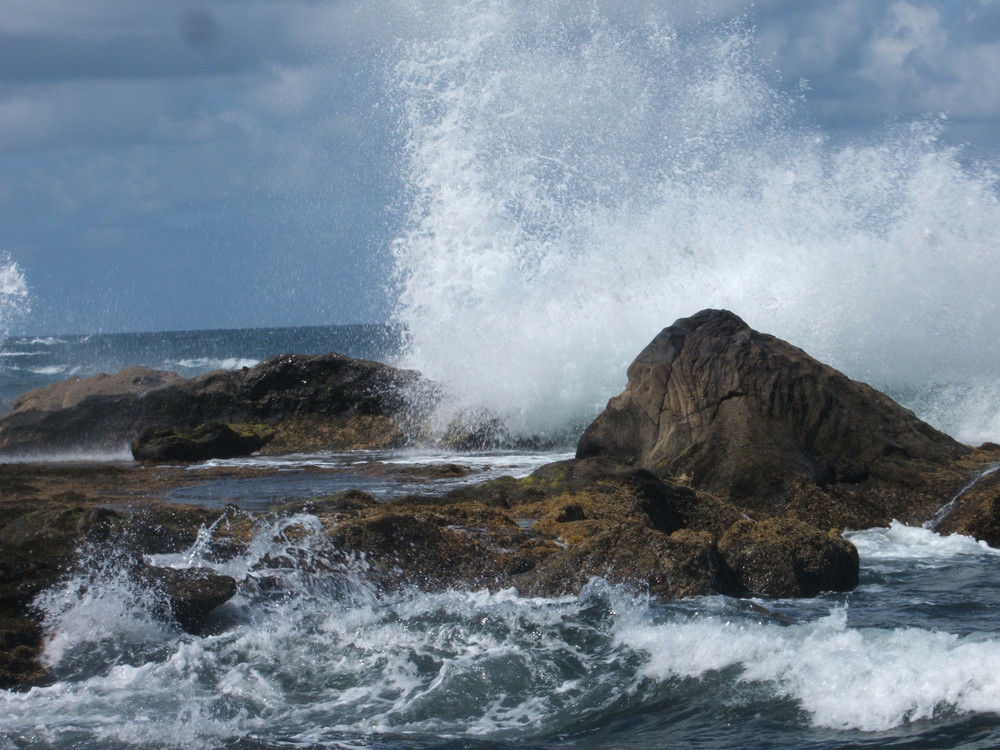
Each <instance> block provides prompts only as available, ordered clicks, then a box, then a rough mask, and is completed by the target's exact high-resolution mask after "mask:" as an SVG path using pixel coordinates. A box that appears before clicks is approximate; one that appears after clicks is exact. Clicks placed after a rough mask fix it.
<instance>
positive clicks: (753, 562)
mask: <svg viewBox="0 0 1000 750" xmlns="http://www.w3.org/2000/svg"><path fill="white" fill-rule="evenodd" d="M719 555H720V557H721V558H722V560H723V562H724V563H725V565H726V567H727V568H728V569H729V571H731V572H732V579H733V580H734V581H735V582H736V584H737V585H738V586H739V588H741V589H743V590H744V591H746V592H749V593H752V594H760V595H764V596H776V597H798V596H816V595H817V594H819V593H821V592H823V591H850V590H851V589H853V588H854V587H855V586H857V585H858V574H859V562H858V551H857V549H856V548H855V547H854V545H853V544H851V543H850V542H849V541H847V540H846V539H844V538H843V537H841V536H840V534H839V533H838V532H836V531H830V532H828V533H825V534H824V533H823V532H821V531H819V530H818V529H816V528H815V527H813V526H810V525H808V524H804V523H800V522H798V521H792V520H789V519H782V518H768V519H765V520H763V521H749V520H743V521H737V522H736V523H735V524H733V526H732V527H731V528H730V529H729V530H728V531H727V532H726V533H725V534H724V535H723V536H722V539H720V540H719Z"/></svg>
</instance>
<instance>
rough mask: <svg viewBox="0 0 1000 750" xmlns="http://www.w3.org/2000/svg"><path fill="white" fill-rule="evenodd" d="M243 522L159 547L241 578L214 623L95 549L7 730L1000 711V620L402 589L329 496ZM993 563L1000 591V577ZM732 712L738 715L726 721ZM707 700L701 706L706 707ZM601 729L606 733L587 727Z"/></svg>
mask: <svg viewBox="0 0 1000 750" xmlns="http://www.w3.org/2000/svg"><path fill="white" fill-rule="evenodd" d="M222 526H224V523H222V522H220V523H218V524H215V525H213V526H212V527H206V528H205V529H204V533H203V534H200V535H199V538H198V539H197V541H195V542H194V544H193V545H192V546H191V548H190V549H188V550H186V551H185V552H183V553H180V554H176V555H161V556H157V557H156V558H154V561H155V562H156V563H157V564H160V565H174V566H177V567H212V568H214V569H215V570H217V571H218V572H223V573H228V574H230V575H233V576H235V577H236V578H237V579H238V580H239V581H240V592H239V593H238V594H237V596H236V597H235V598H234V599H233V600H231V601H230V602H229V603H227V604H226V605H224V607H223V608H222V610H223V611H222V612H221V613H217V614H216V616H215V618H214V622H213V624H212V625H211V627H210V632H209V633H207V634H205V635H203V636H191V635H188V634H185V633H183V632H181V631H180V630H179V629H178V628H177V627H175V626H173V625H171V624H170V623H169V622H168V621H164V620H161V619H159V618H158V616H157V614H156V613H157V612H160V613H162V612H163V611H164V608H163V607H162V606H161V604H162V602H158V601H157V598H156V595H155V593H153V592H151V591H148V590H145V589H143V588H142V587H141V586H137V585H136V583H135V582H134V581H133V580H131V579H130V577H129V576H128V575H127V573H126V568H125V567H122V560H121V558H120V557H119V558H117V559H115V558H114V557H112V558H108V559H104V558H101V557H100V556H93V557H90V558H88V559H86V560H85V561H83V562H84V564H82V565H80V566H79V568H78V570H77V572H75V573H73V574H72V575H70V576H68V577H67V578H66V580H65V581H63V582H62V583H61V584H60V585H58V586H56V587H54V588H53V589H51V590H50V591H48V592H46V593H45V594H43V595H42V596H41V597H40V598H39V600H38V602H37V604H38V606H39V607H40V608H41V610H42V611H43V612H44V613H45V614H46V624H47V628H48V630H49V646H48V648H47V661H48V663H49V665H50V666H51V667H52V668H53V670H54V673H55V675H56V677H57V678H58V680H57V681H56V682H54V683H53V684H51V685H49V686H46V687H41V688H35V689H33V690H32V691H30V692H28V693H13V692H7V691H0V706H2V709H3V710H2V711H0V736H2V737H20V738H21V740H22V741H23V742H24V743H27V744H28V745H30V746H32V747H35V746H37V747H57V748H62V747H122V748H125V747H132V748H135V747H139V748H146V747H157V748H163V747H177V748H192V747H193V748H212V747H219V746H223V745H226V746H229V745H230V744H231V745H233V746H249V747H258V746H261V747H263V746H267V747H271V746H278V745H280V746H290V747H316V746H324V747H327V746H357V745H359V744H360V745H361V746H370V744H371V741H372V739H373V738H386V740H385V743H384V744H385V746H387V747H395V746H397V745H394V744H393V743H392V741H391V738H392V737H406V738H412V739H413V741H410V739H408V740H406V741H404V742H402V743H401V744H399V745H398V746H400V747H402V746H405V747H419V746H422V745H421V744H419V740H420V738H428V737H437V738H446V737H450V738H459V737H461V738H467V739H482V740H486V741H490V740H492V741H504V740H508V741H515V742H516V741H519V740H524V739H527V740H529V741H530V740H531V739H533V738H534V739H538V738H541V739H540V740H539V742H540V743H541V744H544V745H546V746H549V745H550V744H551V745H553V746H570V745H572V746H574V747H577V746H582V747H603V746H606V744H607V743H603V742H601V739H602V738H604V739H608V740H609V741H610V739H613V738H615V737H616V736H617V735H616V734H615V733H616V732H620V731H621V728H620V726H619V727H618V728H617V729H616V723H615V721H616V719H615V717H626V719H625V720H626V721H627V722H628V724H629V726H632V725H634V724H636V723H640V724H641V721H642V717H643V716H644V715H647V714H648V716H655V717H657V721H661V722H663V726H670V727H671V728H670V730H669V731H668V733H667V734H665V735H662V736H659V738H658V741H657V742H656V743H651V745H652V744H655V745H656V746H661V745H662V740H663V739H664V737H668V736H669V737H672V738H675V739H676V738H678V737H679V738H682V739H683V738H688V739H691V740H693V741H697V738H698V737H705V736H710V737H711V738H712V739H711V742H710V743H709V745H701V744H697V742H696V744H695V745H694V746H697V747H707V746H711V747H719V746H725V747H744V746H745V744H744V743H745V741H746V738H747V736H749V735H748V734H747V733H748V732H749V733H750V735H752V734H753V730H748V729H747V728H746V726H747V722H748V721H749V722H751V724H753V725H754V726H755V727H757V728H758V729H760V726H761V725H760V720H759V716H760V715H761V714H763V715H764V716H765V719H764V720H763V721H764V723H765V724H766V723H768V722H777V723H781V724H783V725H798V724H799V723H800V722H801V723H803V724H805V725H811V726H814V727H829V728H836V729H862V730H866V731H881V730H886V729H889V728H892V727H900V726H905V725H907V724H908V723H910V722H914V721H917V720H919V719H927V718H932V717H934V716H936V715H937V713H938V712H940V711H945V712H949V711H953V712H958V713H964V712H982V713H995V712H997V711H1000V699H998V695H997V691H996V679H995V677H996V672H997V669H998V668H1000V641H998V640H997V638H996V636H995V634H993V633H992V632H983V633H977V634H970V635H967V636H958V635H954V634H950V633H947V632H941V631H936V630H930V629H923V628H901V627H884V626H883V627H871V628H858V627H851V626H850V624H849V622H848V617H847V610H846V609H845V608H844V607H843V606H842V605H840V604H838V603H837V602H836V600H835V601H830V600H825V601H824V600H813V601H812V603H809V602H804V603H801V602H800V603H797V604H796V605H795V606H796V607H802V608H801V609H799V610H793V617H791V618H788V617H780V616H775V617H772V616H770V613H769V608H770V607H777V609H776V610H775V611H776V612H780V610H781V608H782V607H783V606H784V608H785V609H788V608H789V606H790V603H788V602H786V603H785V604H784V605H782V603H781V602H761V603H759V604H753V603H747V602H740V601H735V600H728V599H726V598H724V597H711V598H707V599H695V600H689V601H685V602H677V603H673V604H663V603H657V602H655V601H653V600H651V599H650V598H649V597H647V596H643V595H640V594H637V593H635V592H634V591H631V590H629V589H627V588H625V587H621V586H612V585H610V584H608V583H606V582H604V581H600V580H596V579H595V580H594V581H592V582H591V583H590V584H588V585H587V586H586V587H585V589H584V590H583V591H582V592H581V593H580V594H579V595H578V596H564V597H558V598H551V599H542V598H525V597H521V596H518V594H517V592H516V591H513V590H504V591H495V592H488V591H473V592H463V591H444V592H436V593H428V592H421V591H412V590H404V591H399V592H391V593H389V592H384V591H379V590H378V589H377V588H376V587H374V586H372V585H371V582H370V581H369V580H368V573H370V572H371V569H369V568H368V567H367V566H366V565H364V564H363V563H361V562H359V561H354V562H351V563H349V564H343V556H341V555H338V554H337V550H336V549H334V548H332V547H331V545H330V544H329V542H328V541H327V540H326V538H325V532H324V523H323V522H322V521H321V520H320V519H319V518H317V517H316V516H311V515H309V514H298V515H293V516H288V517H284V518H280V519H270V520H263V521H262V522H261V524H260V526H259V528H258V530H257V533H256V534H255V535H254V536H253V538H252V539H251V540H249V541H248V542H247V543H246V545H245V546H244V547H243V548H242V549H241V551H239V552H238V553H235V554H233V553H229V555H231V556H226V557H225V559H219V558H218V555H219V552H218V550H216V551H215V552H213V550H212V544H211V542H212V539H213V538H214V536H215V535H216V534H217V533H218V532H219V529H220V528H221V527H222ZM917 536H919V537H921V538H920V539H917ZM862 537H864V540H863V541H864V542H865V544H864V545H863V546H861V549H862V555H863V557H864V558H865V560H866V561H868V560H881V561H886V560H888V561H895V563H896V564H897V565H902V566H904V567H905V563H906V561H907V560H912V558H913V557H914V556H915V554H916V550H917V548H918V547H920V548H922V549H926V548H927V542H928V540H932V541H933V540H934V539H937V540H938V543H937V544H933V545H932V548H933V551H934V555H935V557H936V558H938V559H939V561H940V562H947V561H949V560H950V561H955V560H962V561H970V560H973V559H975V560H977V561H978V562H980V563H985V564H989V561H990V560H992V559H993V558H994V557H995V555H994V553H993V552H992V551H990V550H985V549H983V548H981V547H979V546H977V545H976V544H975V543H974V542H972V540H968V539H965V540H961V539H957V538H952V537H949V538H947V539H941V538H937V537H936V535H934V534H933V533H932V532H930V531H927V530H925V529H907V528H906V527H899V526H898V525H896V526H894V528H893V529H891V530H888V531H887V532H886V533H884V534H881V533H879V532H878V531H872V532H859V534H857V535H855V537H854V538H855V540H856V541H860V540H861V538H862ZM859 546H860V545H859ZM913 575H914V579H915V580H921V581H922V580H924V579H926V577H927V576H928V575H929V574H928V573H927V572H926V571H917V572H915V573H914V574H913ZM986 578H987V580H985V581H984V584H983V591H988V592H992V591H993V590H994V587H992V586H991V585H990V583H989V580H992V578H991V577H990V576H989V575H988V576H986ZM980 593H982V592H980ZM913 595H914V592H913V591H909V592H906V591H904V592H903V593H901V594H900V595H899V598H900V601H910V599H911V598H912V597H913ZM885 596H886V594H881V595H880V596H879V598H880V599H884V598H885ZM810 608H811V609H812V610H813V611H814V613H815V614H814V615H806V614H805V613H806V612H807V611H809V609H810ZM991 611H992V610H991ZM989 622H990V623H991V624H992V622H993V619H992V618H990V620H989ZM929 674H930V675H933V679H927V675H929ZM789 705H790V706H791V707H792V713H791V714H789V713H788V707H787V706H789ZM796 707H797V708H796ZM797 710H798V711H800V712H801V713H800V714H796V713H795V711H797ZM720 711H722V712H723V713H726V712H732V718H733V721H732V722H731V723H730V722H728V721H720V720H719V718H718V717H719V712H720ZM741 712H743V713H742V714H741ZM739 716H742V717H743V718H742V719H738V717H739ZM752 716H756V717H758V718H757V719H750V718H749V717H752ZM609 717H610V718H609ZM692 717H700V720H699V721H700V722H701V723H699V722H698V721H696V722H695V724H694V726H690V724H689V722H691V720H692ZM727 726H729V729H727ZM685 727H687V728H686V729H685ZM730 731H731V732H732V733H731V734H727V733H728V732H730ZM602 732H607V733H610V734H601V733H602ZM685 732H686V733H687V734H685ZM589 733H596V734H595V736H596V737H597V739H596V740H595V741H594V742H591V743H590V744H587V743H586V742H584V743H583V744H578V742H579V741H580V740H581V738H582V739H585V738H586V736H587V734H589ZM678 733H679V734H678ZM706 733H707V734H706ZM720 733H721V735H720ZM720 736H725V737H726V738H727V739H726V740H725V741H724V742H721V743H720V742H719V737H720ZM567 737H569V738H571V739H569V740H568V741H567V742H566V743H565V744H564V743H563V741H562V740H563V739H565V738H567ZM557 738H558V739H559V741H558V742H556V739H557ZM573 738H575V739H573ZM618 739H620V737H618ZM255 741H259V743H260V744H254V742H255ZM677 741H680V740H677ZM825 741H826V742H829V741H830V740H829V737H826V738H825ZM240 742H244V743H247V744H245V745H241V744H240ZM414 742H416V744H414ZM682 744H683V743H682ZM794 744H795V743H794V742H789V744H788V745H787V746H794ZM18 746H20V745H18Z"/></svg>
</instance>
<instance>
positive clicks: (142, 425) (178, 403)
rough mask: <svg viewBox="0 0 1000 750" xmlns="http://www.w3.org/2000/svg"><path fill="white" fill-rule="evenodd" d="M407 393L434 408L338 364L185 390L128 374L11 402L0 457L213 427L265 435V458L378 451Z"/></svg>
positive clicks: (375, 367) (294, 366)
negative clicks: (267, 431) (260, 429)
mask: <svg viewBox="0 0 1000 750" xmlns="http://www.w3.org/2000/svg"><path fill="white" fill-rule="evenodd" d="M414 392H419V393H420V394H421V398H422V399H423V401H422V403H424V404H426V405H427V407H428V408H429V407H430V406H431V405H432V404H433V402H434V400H435V398H436V395H435V393H436V392H435V390H434V388H432V387H431V386H430V385H428V384H427V383H426V381H423V380H422V379H421V378H420V376H419V375H418V374H417V373H415V372H412V371H407V370H398V369H395V368H393V367H390V366H388V365H384V364H381V363H378V362H370V361H367V360H360V359H353V358H351V357H345V356H343V355H340V354H326V355H320V356H307V355H280V356H277V357H273V358H271V359H269V360H267V361H265V362H261V363H260V364H258V365H256V366H255V367H251V368H244V369H242V370H238V371H226V370H218V371H215V372H210V373H205V374H204V375H200V376H198V377H195V378H191V379H189V380H186V379H184V378H181V377H180V376H178V375H175V374H174V373H167V372H161V371H156V370H149V369H146V368H130V369H128V370H124V371H122V372H120V373H118V374H117V375H97V376H95V377H92V378H86V379H80V378H72V379H70V380H68V381H65V382H63V383H57V384H55V385H52V386H49V387H48V388H43V389H39V390H37V391H32V392H31V393H28V394H25V395H24V396H21V397H20V398H19V399H18V400H17V401H16V402H15V405H14V409H13V410H12V411H11V412H9V413H7V414H4V415H2V416H0V451H2V453H3V454H4V455H6V456H8V457H17V456H30V455H38V454H42V455H44V454H53V453H65V452H80V451H84V452H85V451H109V450H110V451H117V450H121V449H122V448H127V446H128V445H129V443H130V442H131V441H132V440H133V439H135V438H136V437H137V436H138V435H139V434H140V433H141V432H143V431H144V430H176V431H181V432H186V431H190V430H193V429H195V428H198V427H200V426H202V425H206V424H210V423H214V422H223V423H227V424H253V425H267V426H269V427H272V428H274V430H275V432H274V435H273V437H272V438H271V439H270V440H269V441H268V443H267V446H266V448H267V450H268V451H270V452H272V453H282V452H292V451H304V450H321V449H324V450H348V449H356V448H384V447H389V446H393V445H399V444H401V443H403V442H405V441H406V440H407V439H409V438H410V437H412V435H413V434H414V433H415V432H416V431H418V429H419V423H420V419H421V418H422V417H421V415H420V414H419V413H415V412H414V410H413V407H412V403H413V400H412V399H411V398H410V395H411V394H412V393H414Z"/></svg>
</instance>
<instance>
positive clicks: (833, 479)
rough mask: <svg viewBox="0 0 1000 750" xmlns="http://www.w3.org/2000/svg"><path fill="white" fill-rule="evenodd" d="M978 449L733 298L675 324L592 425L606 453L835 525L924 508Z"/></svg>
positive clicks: (586, 441) (581, 454)
mask: <svg viewBox="0 0 1000 750" xmlns="http://www.w3.org/2000/svg"><path fill="white" fill-rule="evenodd" d="M971 452H972V449H971V448H969V447H968V446H965V445H962V444H960V443H958V442H957V441H955V440H953V439H952V438H950V437H948V436H947V435H945V434H943V433H941V432H939V431H937V430H935V429H934V428H933V427H931V426H930V425H928V424H926V423H925V422H922V421H921V420H919V419H918V418H917V417H916V416H915V415H914V414H913V413H912V412H910V411H909V410H907V409H904V408H903V407H901V406H900V405H899V404H897V403H896V402H894V401H893V400H892V399H890V398H889V397H888V396H886V395H885V394H883V393H880V392H879V391H876V390H875V389H874V388H872V387H871V386H869V385H867V384H865V383H860V382H858V381H854V380H851V379H849V378H848V377H846V376H845V375H844V374H843V373H840V372H838V371H837V370H835V369H833V368H832V367H829V366H828V365H825V364H822V363H821V362H818V361H817V360H815V359H813V358H812V357H810V356H809V355H808V354H806V353H805V352H803V351H802V350H801V349H798V348H797V347H794V346H792V345H790V344H788V343H786V342H784V341H781V340H780V339H777V338H775V337H773V336H769V335H767V334H762V333H758V332H757V331H754V330H752V329H751V328H750V327H749V326H747V324H746V323H744V322H743V321H742V320H741V319H740V318H739V317H737V316H736V315H734V314H733V313H731V312H728V311H725V310H704V311H702V312H700V313H698V314H697V315H694V316H692V317H690V318H684V319H681V320H678V321H677V322H676V323H674V324H673V325H672V326H669V327H668V328H665V329H664V330H663V331H662V332H661V333H660V334H659V335H658V336H656V338H654V339H653V341H652V342H651V343H650V344H649V345H648V346H647V347H646V348H645V349H644V350H643V351H642V352H641V353H640V354H639V356H638V357H636V359H635V361H634V362H633V363H632V365H631V366H630V367H629V369H628V384H627V386H626V388H625V391H624V392H623V393H622V394H621V395H619V396H616V397H615V398H612V399H611V401H610V402H609V403H608V407H607V409H606V410H605V411H604V412H603V413H602V414H601V415H600V416H598V417H597V419H595V420H594V422H593V423H591V425H590V426H589V427H588V428H587V429H586V430H585V431H584V433H583V436H582V437H581V438H580V443H579V446H578V449H577V457H578V458H586V457H589V456H602V457H605V458H608V459H611V460H614V461H618V462H620V463H623V464H626V465H630V466H637V467H642V468H645V469H648V470H650V471H652V472H653V473H654V474H656V475H657V476H659V477H661V478H664V479H667V480H669V481H673V482H677V483H679V484H683V485H686V486H689V487H691V488H693V489H696V490H700V491H704V492H708V493H711V494H713V495H716V496H717V497H720V498H723V499H726V500H727V501H729V502H731V503H733V504H734V505H736V506H738V507H740V508H741V509H743V510H745V511H747V512H751V513H757V514H760V515H762V516H769V515H783V516H788V517H793V518H798V519H799V520H802V521H806V522H810V523H817V522H822V523H823V524H828V525H830V526H834V527H837V528H845V527H852V528H861V527H865V526H874V525H880V524H881V525H886V524H888V523H889V522H890V521H891V520H892V519H893V518H897V519H900V520H904V521H911V522H912V521H915V520H925V519H926V518H928V517H929V514H931V513H933V511H934V510H936V508H938V507H940V505H941V497H942V496H946V495H948V493H949V491H950V490H951V489H957V488H958V487H960V486H961V485H962V483H963V482H964V481H965V479H964V478H963V475H962V473H961V472H960V471H956V470H955V469H954V466H955V463H956V461H957V460H958V459H960V458H962V457H963V456H967V455H968V454H970V453H971Z"/></svg>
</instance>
